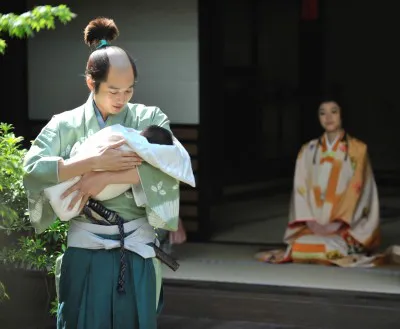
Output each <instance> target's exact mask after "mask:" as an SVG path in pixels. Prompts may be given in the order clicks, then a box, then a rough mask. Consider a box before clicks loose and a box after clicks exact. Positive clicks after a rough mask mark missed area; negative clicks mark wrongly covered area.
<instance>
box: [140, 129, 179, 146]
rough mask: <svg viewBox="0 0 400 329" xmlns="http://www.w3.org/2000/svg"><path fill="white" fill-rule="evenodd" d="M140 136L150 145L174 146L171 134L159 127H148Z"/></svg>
mask: <svg viewBox="0 0 400 329" xmlns="http://www.w3.org/2000/svg"><path fill="white" fill-rule="evenodd" d="M140 134H141V135H142V136H144V137H146V138H147V140H148V141H149V143H151V144H160V145H174V141H173V139H172V134H171V132H170V131H169V130H167V129H165V128H162V127H159V126H155V125H152V126H148V127H147V128H145V129H144V130H143V131H142V132H141V133H140Z"/></svg>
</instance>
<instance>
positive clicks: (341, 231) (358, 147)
mask: <svg viewBox="0 0 400 329" xmlns="http://www.w3.org/2000/svg"><path fill="white" fill-rule="evenodd" d="M379 228H380V227H379V200H378V192H377V187H376V183H375V180H374V176H373V173H372V168H371V165H370V162H369V159H368V153H367V146H366V145H365V144H364V143H363V142H361V141H359V140H357V139H355V138H353V137H350V136H348V135H347V134H345V133H343V134H342V135H340V136H338V138H337V139H336V141H334V142H333V143H332V144H330V143H329V142H328V140H327V138H326V137H325V136H322V137H321V138H320V139H318V140H312V141H311V142H309V143H307V144H305V145H304V146H303V147H302V149H301V151H300V153H299V155H298V158H297V162H296V169H295V177H294V189H293V194H292V200H291V205H290V213H289V223H288V226H287V228H286V232H285V235H284V241H285V243H286V244H287V245H288V248H287V250H286V253H285V254H284V256H283V259H282V257H279V256H277V255H278V254H277V253H275V254H270V255H269V259H266V258H268V257H267V254H266V253H264V255H262V254H258V255H257V257H258V258H261V259H262V258H264V260H267V261H268V260H272V261H274V259H273V258H275V262H287V261H293V262H306V263H324V264H337V265H341V266H348V265H350V263H351V264H352V265H356V264H358V262H359V264H360V265H365V262H369V261H372V260H373V257H371V258H369V257H366V256H368V255H369V254H370V253H371V252H372V251H374V250H375V248H376V247H377V246H378V245H379V242H380V231H379ZM274 256H275V257H274Z"/></svg>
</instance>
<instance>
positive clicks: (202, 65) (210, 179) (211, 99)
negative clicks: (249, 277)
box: [197, 0, 224, 240]
mask: <svg viewBox="0 0 400 329" xmlns="http://www.w3.org/2000/svg"><path fill="white" fill-rule="evenodd" d="M220 18H221V2H220V1H214V0H199V1H198V20H199V25H198V26H199V76H200V83H199V84H200V107H199V108H200V125H199V141H198V145H199V151H198V161H199V176H198V180H197V184H198V191H199V232H200V235H199V237H200V239H201V240H208V239H209V237H210V236H211V234H212V226H211V207H212V205H213V203H214V202H215V200H218V199H219V198H220V196H221V194H222V187H223V175H222V171H223V170H224V168H223V161H222V160H223V157H224V151H223V138H222V136H223V134H224V123H223V121H224V120H223V114H224V111H223V106H224V104H223V99H222V97H221V93H222V86H223V58H222V56H223V52H222V25H221V19H220Z"/></svg>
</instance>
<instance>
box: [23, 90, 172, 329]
mask: <svg viewBox="0 0 400 329" xmlns="http://www.w3.org/2000/svg"><path fill="white" fill-rule="evenodd" d="M114 124H121V125H123V126H125V127H131V128H134V129H137V130H142V129H144V128H145V127H147V126H149V125H159V126H161V127H164V128H167V129H169V120H168V118H167V116H166V115H165V114H164V113H162V112H161V110H160V109H159V108H156V107H146V106H144V105H141V104H128V105H127V106H126V107H125V108H124V109H123V110H122V111H121V112H120V113H118V114H116V115H112V116H110V117H109V118H108V120H107V122H106V125H107V126H109V125H114ZM98 130H100V126H99V123H98V121H97V118H96V115H95V111H94V108H93V97H92V95H91V96H90V97H89V99H88V101H87V102H86V103H85V104H84V105H82V106H80V107H78V108H76V109H74V110H72V111H67V112H63V113H61V114H58V115H55V116H54V117H53V118H52V119H51V120H50V122H49V123H48V124H47V125H46V126H45V127H44V128H43V130H42V131H41V133H40V134H39V136H38V137H37V138H36V140H35V141H34V142H33V144H32V147H31V149H30V150H29V152H28V154H27V156H26V158H25V170H26V174H25V177H24V185H25V188H26V191H27V195H28V205H29V213H30V219H31V222H32V225H33V226H34V227H35V229H36V231H37V232H38V233H40V232H43V231H44V230H45V229H46V228H47V227H48V226H49V225H50V224H51V223H52V222H53V221H54V220H55V215H54V212H53V210H52V208H51V206H50V204H49V202H48V201H47V200H46V198H45V197H44V194H43V190H44V189H45V188H47V187H50V186H53V185H55V184H57V183H59V179H58V161H59V160H60V159H68V158H69V155H70V152H71V150H72V148H73V146H74V145H75V144H76V143H82V142H83V141H84V140H85V139H86V138H87V137H88V136H90V135H92V134H94V133H95V132H97V131H98ZM138 170H139V176H140V178H141V184H142V187H143V190H144V193H145V194H146V197H147V200H148V202H147V204H146V205H145V206H143V207H138V206H137V205H136V203H135V200H134V198H133V194H132V193H131V192H130V191H129V192H125V193H123V194H121V195H119V196H118V197H116V198H114V199H111V200H106V201H104V202H102V203H103V205H104V206H105V207H107V208H109V209H111V210H114V211H116V212H117V213H118V214H119V215H120V216H121V217H122V218H124V219H125V220H127V221H129V220H135V219H138V218H143V217H147V218H149V220H150V224H151V225H153V226H155V227H160V228H166V229H169V230H176V228H177V222H178V214H177V211H176V216H175V215H174V216H172V217H171V211H167V213H168V214H169V218H162V217H163V214H164V213H165V212H163V211H160V208H162V207H163V204H166V205H167V207H169V208H170V207H171V204H174V205H175V204H179V188H178V186H179V184H178V182H177V180H175V179H173V178H171V177H169V176H168V175H166V174H164V173H163V172H161V171H160V170H158V169H156V168H154V167H151V166H150V165H148V164H145V163H144V164H142V165H141V166H140V167H139V169H138ZM160 182H162V183H160ZM160 192H161V193H160ZM178 211H179V210H178ZM75 220H79V221H86V218H85V217H83V216H82V217H78V218H75ZM127 233H128V232H127ZM103 237H104V238H107V239H114V240H118V236H103ZM119 260H120V250H119V249H111V250H88V249H82V248H68V249H67V251H66V253H65V254H64V256H63V261H62V265H61V268H60V271H61V272H60V273H61V274H60V283H59V310H58V322H57V328H58V329H89V328H90V329H97V328H99V329H100V328H104V329H108V328H110V329H111V328H113V329H125V328H137V329H154V328H156V327H157V325H156V315H157V310H158V311H159V309H160V307H159V305H161V304H162V298H160V299H159V297H161V269H160V263H159V261H158V260H157V259H155V258H149V259H144V258H142V257H141V256H139V255H137V254H135V253H133V252H127V270H126V283H125V290H126V293H124V294H119V293H118V292H117V290H116V285H117V279H118V269H119Z"/></svg>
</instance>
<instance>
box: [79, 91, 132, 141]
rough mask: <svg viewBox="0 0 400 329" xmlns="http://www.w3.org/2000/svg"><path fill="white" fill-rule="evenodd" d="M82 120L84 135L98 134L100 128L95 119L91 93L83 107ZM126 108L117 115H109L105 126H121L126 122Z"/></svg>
mask: <svg viewBox="0 0 400 329" xmlns="http://www.w3.org/2000/svg"><path fill="white" fill-rule="evenodd" d="M84 107H85V109H84V119H85V127H86V132H85V134H86V135H88V134H89V135H91V134H94V133H96V132H98V131H99V130H100V129H101V128H103V127H100V125H99V122H98V120H97V117H96V112H95V108H94V99H93V93H90V95H89V98H88V100H87V101H86V103H85V105H84ZM128 112H129V111H128V106H127V105H126V106H125V107H124V108H123V109H122V110H121V111H120V112H119V113H117V114H112V115H109V116H108V118H107V120H106V122H105V126H106V127H107V126H111V125H115V124H118V123H119V124H123V123H124V122H125V121H126V118H127V115H128Z"/></svg>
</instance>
